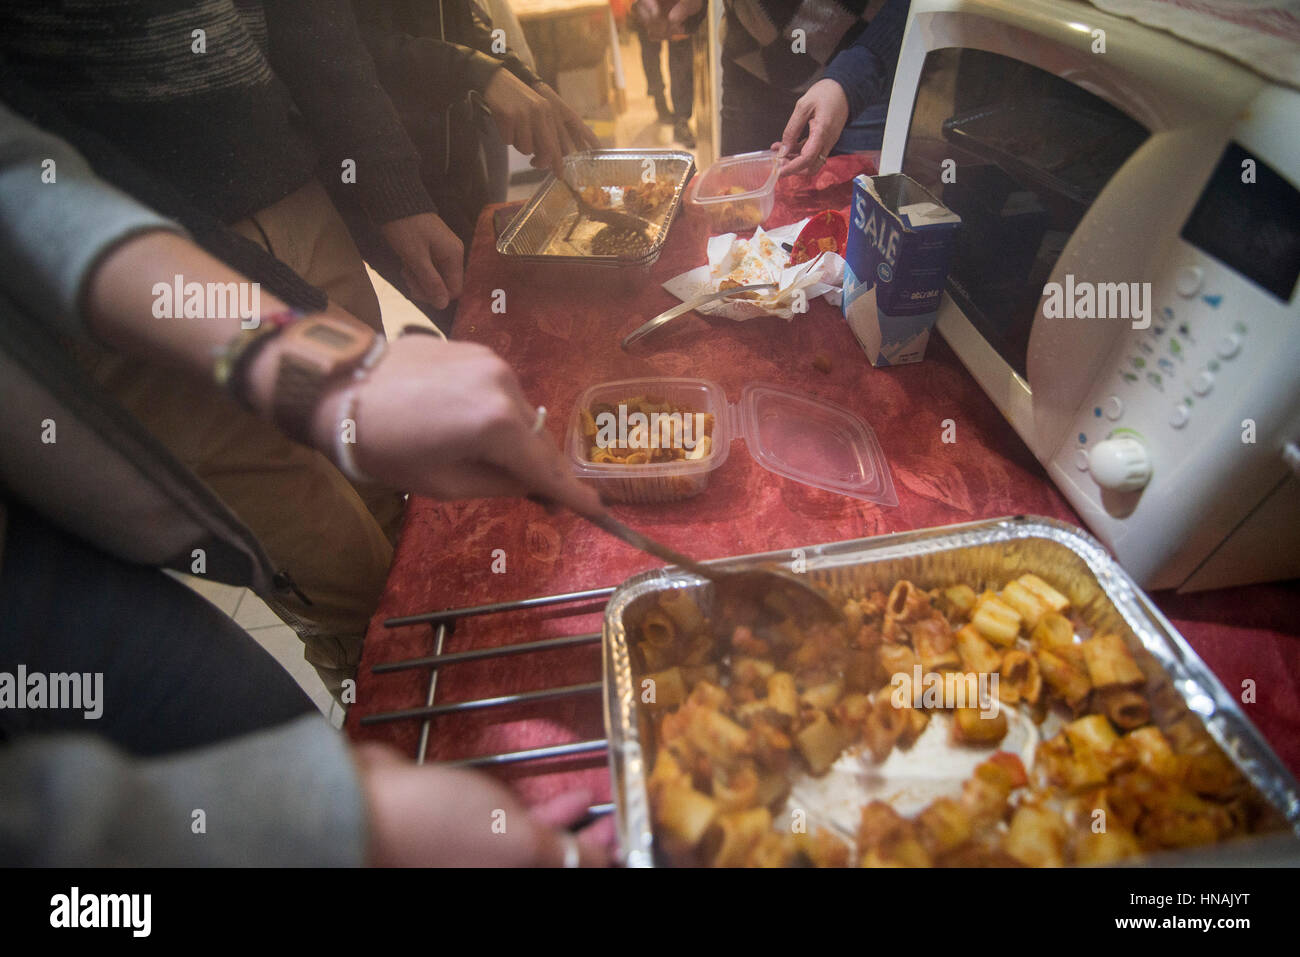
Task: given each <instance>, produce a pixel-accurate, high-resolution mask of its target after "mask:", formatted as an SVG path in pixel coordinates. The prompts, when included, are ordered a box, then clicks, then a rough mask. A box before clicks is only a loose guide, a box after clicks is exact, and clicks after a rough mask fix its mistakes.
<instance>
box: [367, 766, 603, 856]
mask: <svg viewBox="0 0 1300 957" xmlns="http://www.w3.org/2000/svg"><path fill="white" fill-rule="evenodd" d="M352 756H353V760H354V761H355V763H356V766H357V771H358V773H359V775H360V777H361V789H362V793H363V795H364V797H365V802H366V813H367V823H368V834H369V840H370V843H369V851H368V853H369V859H368V862H369V863H370V864H372V865H375V866H378V867H563V866H564V864H565V862H566V857H567V856H568V855H569V854H570V853H571V851H572V850H576V851H577V853H578V861H579V863H580V864H581V865H582V866H584V867H605V866H608V865H609V863H610V860H611V855H610V850H611V845H610V842H609V835H610V834H611V833H612V831H611V825H612V822H609V821H601V822H597V823H596V824H594V825H592V826H591V827H590V828H587V829H586V830H584V831H583V833H582V834H581V835H579V836H577V837H575V836H573V835H570V834H568V833H567V832H566V831H563V830H561V828H563V827H564V826H565V825H567V824H569V823H572V822H573V821H576V820H578V819H579V818H580V817H581V811H585V810H586V807H587V805H588V803H589V802H590V800H591V796H590V795H588V794H580V793H573V794H566V795H563V796H561V797H560V798H557V799H555V800H553V801H549V802H547V803H546V804H545V805H542V806H541V807H538V808H534V809H532V810H531V811H530V810H529V809H527V808H525V807H524V806H523V805H522V804H521V803H520V801H519V799H518V798H516V797H515V796H514V795H513V794H512V793H511V792H510V791H509V790H507V789H506V788H505V787H503V786H502V785H500V784H498V783H497V782H496V781H493V780H492V779H491V778H489V777H487V776H486V775H484V774H480V773H477V772H474V771H464V770H460V769H456V768H439V767H432V766H424V767H420V766H418V765H415V764H412V763H411V762H410V761H408V760H406V759H405V758H403V757H402V756H401V755H400V754H398V752H397V751H396V750H394V749H393V748H390V747H388V746H387V745H381V744H375V743H367V744H361V745H358V746H356V747H354V748H353V749H352ZM578 807H580V808H581V811H576V810H575V809H576V808H578Z"/></svg>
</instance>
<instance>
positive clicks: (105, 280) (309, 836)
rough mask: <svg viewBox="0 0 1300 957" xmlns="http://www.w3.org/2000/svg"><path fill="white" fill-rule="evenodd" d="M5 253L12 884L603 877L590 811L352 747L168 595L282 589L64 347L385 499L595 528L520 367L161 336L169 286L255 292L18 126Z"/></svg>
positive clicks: (1, 853)
mask: <svg viewBox="0 0 1300 957" xmlns="http://www.w3.org/2000/svg"><path fill="white" fill-rule="evenodd" d="M50 164H53V166H51V165H50ZM50 169H55V170H57V175H56V176H55V177H54V178H50V177H49V176H48V172H49V170H50ZM0 257H2V258H3V260H4V262H5V263H7V264H8V265H9V267H10V268H8V269H6V270H5V271H4V272H3V273H2V274H0V439H2V441H0V673H2V674H3V676H4V678H5V679H8V683H9V691H8V696H9V697H8V700H6V701H4V704H3V706H2V707H0V742H3V743H2V744H0V864H4V865H43V866H49V865H55V866H109V865H111V866H123V865H126V866H156V865H173V866H174V865H189V866H193V865H217V866H255V865H279V866H290V865H296V866H322V865H349V866H356V865H361V864H379V865H519V866H522V865H531V864H538V865H545V866H560V865H577V864H579V863H589V864H601V863H604V862H606V861H607V858H608V843H609V841H610V839H611V838H612V831H611V829H610V826H609V825H610V822H608V821H606V822H602V823H601V824H598V825H596V826H595V827H593V828H592V829H589V830H588V831H587V832H585V833H584V835H583V839H582V840H581V842H580V841H579V840H578V839H577V838H575V837H574V836H573V835H571V834H568V833H566V832H565V831H564V830H563V828H565V827H566V825H569V824H571V823H573V822H574V821H576V820H578V819H579V818H580V817H581V816H582V814H583V813H584V812H585V809H586V807H587V804H588V803H589V800H590V796H589V795H586V794H570V795H565V796H562V797H560V798H557V799H556V800H553V801H551V802H548V803H547V804H546V805H544V806H542V807H540V808H535V809H532V810H531V811H530V810H526V809H524V808H523V807H522V805H521V804H520V803H519V801H518V800H517V799H516V798H515V797H514V795H512V794H511V793H510V792H509V791H508V790H507V789H505V788H504V787H502V786H501V785H499V784H497V783H496V782H494V781H492V780H491V779H489V778H487V777H486V776H483V775H480V774H475V773H470V772H465V771H460V770H454V769H446V768H434V767H424V768H420V767H416V766H414V765H412V764H411V763H410V762H409V761H407V760H405V759H403V758H402V757H401V756H400V755H399V754H398V753H397V752H395V751H394V750H393V749H391V748H387V747H381V746H376V745H361V746H358V747H349V746H348V745H347V743H346V742H345V741H344V740H343V739H342V737H341V736H340V735H338V734H337V733H336V732H335V731H334V730H333V729H332V728H330V727H329V726H328V724H327V723H326V722H325V721H324V719H323V718H322V717H321V716H320V715H319V714H318V713H316V712H315V709H314V708H313V707H312V704H311V702H310V701H309V700H308V699H307V697H306V696H305V695H304V694H303V693H302V691H301V690H300V689H299V688H298V687H297V685H296V684H295V683H294V681H293V680H292V679H291V678H290V677H289V676H288V675H287V674H286V673H285V672H284V670H283V669H281V668H280V666H279V665H278V664H277V663H276V662H275V660H274V659H273V658H271V656H270V655H268V654H267V653H266V652H265V651H263V650H262V649H261V648H260V647H258V646H257V645H256V644H255V643H254V642H253V640H252V638H251V637H250V636H249V635H248V634H247V633H245V632H244V631H243V630H242V629H240V628H238V627H237V626H236V625H235V624H234V623H233V622H232V621H231V620H230V619H229V618H228V617H227V616H225V615H224V614H222V613H221V612H219V611H218V610H217V609H216V608H214V607H213V606H212V605H210V604H208V603H207V602H206V601H204V600H203V599H202V598H200V597H198V596H197V595H196V594H195V593H193V592H192V591H190V590H189V589H187V588H185V587H184V586H182V585H180V584H179V583H177V582H175V581H173V580H172V579H171V578H169V577H168V576H166V575H165V574H163V572H162V571H161V570H160V568H159V566H170V567H179V568H184V569H186V570H193V568H192V565H191V562H192V561H193V559H194V556H196V555H199V554H201V555H203V556H204V558H205V565H206V568H207V571H208V572H209V574H211V575H212V576H213V577H215V578H217V579H218V580H224V581H227V582H228V583H232V584H256V583H257V582H258V581H261V582H263V583H265V582H266V580H267V579H269V578H270V577H272V576H273V575H274V574H275V569H274V566H273V565H272V563H271V561H270V559H269V558H268V556H267V555H266V553H265V552H264V551H263V549H262V548H261V546H260V544H259V543H258V541H257V539H256V538H255V537H254V536H253V535H252V534H251V533H250V531H249V529H248V528H247V527H246V526H245V525H243V524H242V523H241V522H240V521H239V519H238V518H237V517H236V516H235V515H234V514H233V513H232V512H231V511H230V510H229V509H228V508H226V507H225V505H224V504H223V503H222V502H221V501H220V500H219V499H218V498H216V497H215V496H214V495H212V493H211V492H210V491H209V490H208V488H207V487H206V486H205V485H204V484H203V483H202V482H200V481H199V480H198V478H197V477H196V476H195V475H194V474H193V473H192V472H190V471H189V470H188V469H186V468H185V467H184V466H183V465H182V464H181V463H180V462H178V461H176V459H175V458H174V457H173V456H172V455H171V454H170V452H169V451H168V450H167V449H166V448H165V447H163V446H162V445H161V444H160V443H158V442H157V441H156V440H155V439H154V438H153V436H151V435H150V434H149V433H148V432H147V431H146V430H145V429H143V428H142V427H141V426H140V425H139V423H138V422H136V421H135V420H134V419H133V418H132V417H131V416H129V415H127V414H125V413H124V411H123V410H122V408H121V407H120V405H119V404H118V403H117V402H116V401H115V400H114V399H113V398H112V397H111V396H110V395H108V394H107V393H106V392H104V391H103V390H101V389H100V388H98V387H97V386H95V385H94V384H93V383H91V382H89V381H88V380H87V378H86V375H85V373H84V371H83V370H82V369H81V368H80V367H79V366H78V365H77V364H76V363H74V362H73V361H71V360H70V358H69V356H68V353H67V350H66V349H65V346H64V343H65V342H66V341H69V340H83V341H90V340H93V341H97V342H100V343H102V344H104V345H106V346H109V347H112V348H114V349H118V350H121V351H122V352H123V353H125V354H128V355H131V356H134V357H139V358H141V359H144V360H146V361H149V362H151V363H159V364H166V365H170V366H172V367H174V368H176V369H177V370H178V371H180V372H181V373H182V374H184V375H186V376H188V377H190V378H192V379H195V380H200V379H207V380H210V381H213V382H214V385H215V384H218V383H219V384H220V388H222V389H224V390H228V391H229V392H230V393H231V394H232V396H234V397H235V398H236V400H237V401H239V402H240V403H242V404H244V405H246V406H247V407H248V408H249V409H250V414H252V415H255V416H258V417H259V418H266V419H273V420H275V421H277V422H284V421H285V420H286V417H287V419H288V422H289V424H291V426H292V427H293V428H295V430H296V429H297V428H301V429H302V430H303V435H302V438H303V441H304V443H306V444H308V445H311V446H314V447H315V448H317V449H319V450H320V451H319V452H318V453H314V454H319V455H321V456H322V458H326V457H328V458H330V459H333V460H334V461H336V462H337V463H338V465H339V466H340V467H341V468H342V469H343V470H344V471H346V472H349V473H352V474H358V473H359V472H361V471H364V472H365V473H366V474H368V475H372V476H374V477H375V478H377V479H379V480H381V481H383V482H384V483H386V484H387V485H389V486H390V487H394V488H409V489H411V490H413V491H417V492H420V493H422V494H427V495H434V496H439V497H456V496H467V495H474V496H480V495H491V494H500V495H510V494H522V493H524V492H527V491H536V492H539V493H542V494H545V495H547V496H549V497H551V498H553V499H555V500H557V501H561V502H565V503H566V504H568V505H570V506H572V507H575V508H578V509H580V510H587V511H590V510H593V509H598V508H599V505H598V503H597V502H596V500H595V496H594V493H593V492H592V491H591V490H590V489H587V488H585V487H584V486H582V485H580V484H579V483H578V482H577V480H576V479H575V478H574V477H573V476H572V474H571V473H570V471H569V470H568V468H567V467H566V465H565V463H564V460H563V458H562V456H561V454H560V452H559V450H558V449H557V448H556V447H555V445H554V443H552V442H551V441H550V439H549V438H548V437H547V436H546V435H545V434H544V433H540V432H539V431H538V430H536V429H535V427H534V424H535V421H536V410H535V409H534V408H533V407H532V406H531V405H529V404H528V403H527V401H526V400H525V398H524V396H523V394H522V391H521V389H520V387H519V384H518V382H517V381H516V380H515V378H514V376H513V374H512V373H511V372H510V370H509V369H508V368H507V367H506V365H505V364H504V362H502V361H501V360H500V359H498V358H497V357H495V356H493V355H492V354H491V352H490V351H488V350H487V349H484V348H483V347H481V346H477V345H471V344H465V343H451V342H446V341H443V340H441V339H440V338H437V337H434V336H427V335H413V336H407V337H404V338H402V339H398V340H397V341H395V342H394V343H392V344H391V346H387V347H386V346H385V340H384V339H383V337H382V335H379V334H376V333H375V332H374V331H373V330H371V329H370V328H369V327H367V326H366V325H365V324H363V323H361V322H360V321H358V320H356V319H355V318H352V317H350V316H344V315H340V314H338V313H324V312H313V313H311V314H309V315H304V316H297V315H295V314H293V313H291V312H289V311H288V310H287V307H286V304H285V303H284V302H283V301H281V300H279V299H277V298H276V297H275V296H273V295H268V296H267V297H266V300H267V301H266V302H265V303H264V305H265V313H266V315H267V317H268V321H267V322H266V323H265V324H262V325H259V326H258V327H256V328H252V329H249V328H244V327H243V326H242V323H241V319H240V317H239V316H229V317H224V318H222V317H204V318H202V319H194V320H191V321H187V322H176V321H172V320H160V319H159V318H158V317H156V316H155V315H154V313H153V305H154V302H155V292H154V290H155V286H156V284H157V283H163V284H164V285H166V284H168V283H170V282H171V280H172V277H173V276H175V275H184V276H186V277H187V278H188V279H189V280H190V281H194V282H199V283H216V284H223V285H224V284H227V283H230V284H245V285H246V284H247V283H248V279H247V277H245V276H242V275H240V274H239V273H237V272H235V271H234V270H232V269H230V268H229V267H228V266H226V265H225V264H223V263H222V262H220V261H219V260H217V259H215V258H214V257H212V256H211V255H209V254H208V253H206V252H205V251H204V250H203V249H201V248H200V247H198V246H197V245H195V244H194V243H193V242H192V241H191V240H190V239H189V238H188V237H187V236H186V235H185V232H184V230H183V229H182V228H181V227H180V225H179V224H178V223H176V222H175V221H174V220H170V219H167V218H165V217H162V216H159V215H158V214H157V213H155V212H153V211H151V210H149V209H148V208H146V207H144V206H143V205H141V204H140V203H138V202H136V201H134V200H133V199H131V198H130V197H128V196H127V195H126V194H125V193H123V192H121V191H119V190H117V189H115V188H113V187H111V186H109V185H108V184H106V183H104V182H102V181H101V180H99V179H98V178H97V177H96V176H95V175H94V173H93V172H92V171H91V169H90V167H89V165H88V164H87V163H86V161H85V159H84V158H83V157H82V156H80V155H79V154H78V153H77V152H76V151H74V150H73V149H72V148H71V147H70V146H69V145H68V144H67V143H65V142H64V141H62V140H60V139H58V138H56V137H54V136H51V135H49V134H48V133H47V132H45V131H42V130H40V129H38V128H37V127H36V126H34V125H33V124H31V123H30V122H28V121H26V120H25V119H23V118H21V117H19V116H17V115H16V114H14V113H12V112H11V111H9V110H7V109H5V108H4V107H3V106H0ZM276 316H287V317H289V319H290V321H288V322H286V323H284V324H281V323H279V322H278V321H273V320H272V319H271V318H270V317H276ZM234 347H237V351H234ZM331 356H333V358H331ZM358 356H363V359H361V360H359V359H358V358H357V357H358ZM214 357H215V358H214ZM313 361H316V362H318V363H319V365H317V366H316V367H315V368H317V369H318V370H330V371H327V372H321V374H320V375H318V376H317V377H316V379H315V380H314V384H313V385H311V386H308V385H307V382H308V380H307V379H304V377H303V376H304V368H303V365H302V363H308V364H310V363H312V362H313ZM358 363H360V364H358ZM331 366H332V369H331ZM358 372H360V377H359V378H358V376H357V373H358ZM286 390H287V394H286ZM307 396H310V397H311V399H310V401H306V402H305V401H304V399H305V397H307ZM287 399H292V401H287ZM430 410H436V413H437V414H434V415H430V414H429V411H430ZM345 418H348V419H350V420H351V421H352V422H353V424H354V425H355V430H356V431H355V436H356V442H355V448H354V449H352V450H351V451H350V452H348V451H345V448H346V447H345V446H344V445H342V444H340V436H341V434H342V433H341V432H340V423H341V421H342V420H343V419H345ZM293 504H294V503H293V502H291V501H288V502H285V503H283V505H284V507H287V508H292V507H293ZM33 674H41V675H48V676H64V677H67V676H72V677H73V678H74V679H75V678H77V677H81V676H83V675H84V676H87V677H90V676H95V678H96V684H95V687H97V689H98V690H97V691H95V692H93V694H92V693H91V692H90V691H89V690H87V691H86V698H84V699H82V698H81V697H80V696H78V699H77V702H76V706H75V707H71V708H69V707H67V703H66V702H64V703H63V704H62V705H61V704H60V703H58V702H55V701H51V700H45V699H42V700H41V701H40V702H38V703H36V704H30V703H29V704H25V705H20V706H15V703H14V701H13V695H14V694H15V693H16V694H18V695H22V696H23V697H24V699H26V698H27V697H28V689H29V685H28V684H27V681H26V680H24V681H23V686H21V687H17V688H16V689H15V687H14V680H15V676H21V675H26V676H31V675H33ZM52 684H53V682H52V678H51V687H52ZM65 687H66V685H65ZM83 687H87V686H84V685H83ZM92 697H93V700H91V698H92ZM200 810H201V812H202V817H201V819H200V817H199V816H198V812H199V811H200ZM502 811H504V812H505V813H506V815H507V817H506V822H507V827H506V829H505V832H504V833H497V831H498V828H495V827H493V823H494V821H496V820H497V819H498V817H499V815H500V813H501V812H502ZM200 820H201V822H202V826H199V825H200Z"/></svg>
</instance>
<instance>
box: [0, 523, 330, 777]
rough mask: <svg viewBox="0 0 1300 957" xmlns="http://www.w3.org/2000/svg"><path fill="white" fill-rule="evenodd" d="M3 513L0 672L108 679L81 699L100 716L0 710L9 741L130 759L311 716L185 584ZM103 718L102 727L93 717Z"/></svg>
mask: <svg viewBox="0 0 1300 957" xmlns="http://www.w3.org/2000/svg"><path fill="white" fill-rule="evenodd" d="M6 510H7V523H6V524H7V531H6V533H5V538H4V551H3V557H0V671H3V672H7V673H8V674H11V675H12V674H15V673H16V671H17V668H18V666H19V665H22V666H24V667H25V668H26V671H27V674H28V675H32V674H42V675H45V676H46V677H47V680H48V677H49V676H50V675H55V674H63V675H73V676H78V677H79V676H81V675H86V674H89V675H92V676H93V675H96V674H102V675H103V680H102V685H99V687H98V692H96V686H95V683H94V681H95V679H93V678H92V683H91V685H90V687H89V688H88V689H86V690H88V691H89V692H90V694H91V696H92V697H96V698H97V700H96V701H94V702H93V707H92V702H90V701H87V700H86V699H85V698H83V699H82V702H81V704H82V707H81V708H77V709H55V708H51V707H47V708H42V709H35V710H33V709H17V708H3V709H0V732H2V733H3V737H4V738H5V739H7V740H10V741H12V740H14V739H16V738H18V737H21V736H22V735H25V734H35V733H43V732H56V731H83V732H84V731H89V732H92V733H95V734H99V735H102V736H103V737H105V738H106V739H108V740H109V741H112V742H113V743H114V744H116V745H118V746H119V747H121V748H123V749H125V750H127V751H130V752H132V753H134V754H138V755H161V754H167V753H169V752H174V751H183V750H187V749H189V748H197V747H202V746H204V745H208V744H212V743H215V742H217V741H221V740H223V739H226V738H232V737H235V736H237V735H243V734H250V733H252V732H254V731H259V730H262V729H264V728H270V727H273V726H275V725H278V724H282V723H284V722H286V721H291V720H293V719H294V718H296V717H298V716H299V715H302V714H308V713H311V712H314V711H315V710H316V709H315V707H314V706H313V705H312V703H311V699H310V698H308V697H307V696H306V695H305V694H304V693H303V691H302V689H301V688H299V687H298V685H297V683H296V682H295V681H294V680H293V678H291V677H290V676H289V673H288V672H286V671H285V670H284V669H283V668H282V667H280V665H279V663H278V662H276V660H275V659H274V658H272V657H271V655H270V654H268V653H267V652H266V651H264V650H263V649H262V648H261V647H260V646H259V645H258V644H257V643H256V642H255V641H254V640H253V639H252V638H251V637H249V635H248V633H247V632H245V631H244V630H243V629H242V628H240V627H239V626H238V625H236V624H235V623H234V622H233V621H231V620H230V618H229V617H228V616H226V615H224V614H222V613H221V612H220V611H218V610H217V608H216V607H215V606H213V605H211V604H209V603H208V602H207V601H205V600H204V599H203V598H201V597H200V596H199V595H197V594H195V593H194V592H192V591H191V590H190V589H188V588H186V587H185V586H184V585H181V584H179V583H178V582H176V581H173V580H172V579H171V578H169V577H168V576H167V575H165V574H164V573H163V572H161V571H159V570H158V569H156V568H149V567H147V566H143V565H131V564H128V563H126V562H123V561H120V560H118V559H116V558H112V557H111V556H108V555H105V554H104V553H102V552H100V551H98V550H96V549H94V548H92V547H91V546H89V545H87V544H86V543H84V542H82V541H80V540H78V539H76V538H73V537H71V536H69V535H67V534H65V533H64V532H61V531H59V530H58V529H56V528H54V526H52V525H51V524H50V523H49V522H47V521H46V520H45V519H44V518H42V517H41V516H40V515H38V514H36V513H35V512H32V511H29V510H28V509H25V508H22V507H19V506H13V505H12V504H11V505H9V506H7V509H6ZM81 687H82V688H86V685H85V683H84V681H83V682H82V683H81ZM26 691H27V689H26V688H24V689H21V691H20V693H23V694H25V693H26ZM96 710H99V711H100V712H101V714H100V716H99V717H97V718H87V717H86V712H87V711H89V712H90V713H92V714H93V713H94V711H96ZM322 720H323V719H322Z"/></svg>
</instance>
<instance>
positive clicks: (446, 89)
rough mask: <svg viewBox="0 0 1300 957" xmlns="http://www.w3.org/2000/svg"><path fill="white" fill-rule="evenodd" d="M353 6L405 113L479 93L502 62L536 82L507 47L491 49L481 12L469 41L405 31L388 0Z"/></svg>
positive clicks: (381, 71) (383, 79)
mask: <svg viewBox="0 0 1300 957" xmlns="http://www.w3.org/2000/svg"><path fill="white" fill-rule="evenodd" d="M354 9H355V11H356V16H357V25H358V27H359V28H360V31H361V37H362V39H363V40H364V41H365V44H366V47H367V49H368V50H369V51H370V56H371V57H372V58H373V60H374V63H375V70H376V72H377V73H378V75H379V80H380V82H381V83H383V85H384V88H385V89H386V90H388V92H389V94H390V95H391V96H392V98H393V101H394V102H395V103H396V104H397V105H398V108H399V109H401V110H402V111H403V112H407V111H423V110H428V111H430V112H438V111H441V110H444V109H446V108H447V107H449V106H451V105H453V104H454V103H458V102H460V101H461V100H463V99H464V98H465V96H466V95H467V94H468V93H469V91H470V90H478V91H479V92H480V93H481V92H482V91H483V90H484V89H485V88H486V87H487V85H488V83H489V82H490V81H491V79H492V77H493V75H494V74H495V73H496V72H497V70H500V69H502V68H503V67H504V68H505V69H507V70H509V71H510V72H511V73H513V74H514V75H515V76H517V77H519V79H521V80H523V81H524V82H525V83H527V84H528V85H529V86H532V85H533V84H534V83H536V82H538V78H537V75H536V74H535V73H533V72H532V71H531V70H530V69H528V67H527V66H526V65H524V63H523V61H522V60H520V59H519V58H518V57H516V56H515V55H514V54H513V53H511V52H510V50H509V48H507V50H506V53H505V55H504V56H501V57H498V56H497V55H495V54H493V53H492V32H491V30H490V29H489V28H488V26H487V24H486V23H484V22H483V21H482V20H480V19H479V18H478V17H473V23H472V26H471V27H469V30H468V32H469V36H467V37H463V38H462V39H465V40H467V41H469V42H468V45H466V44H464V43H452V42H449V41H445V40H439V39H437V38H435V37H426V36H414V35H412V34H410V33H407V32H405V31H404V30H402V29H401V28H400V27H399V26H397V25H396V24H395V23H394V22H393V18H392V16H391V15H390V12H389V10H388V5H387V4H382V3H367V2H365V0H356V2H355V3H354Z"/></svg>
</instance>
